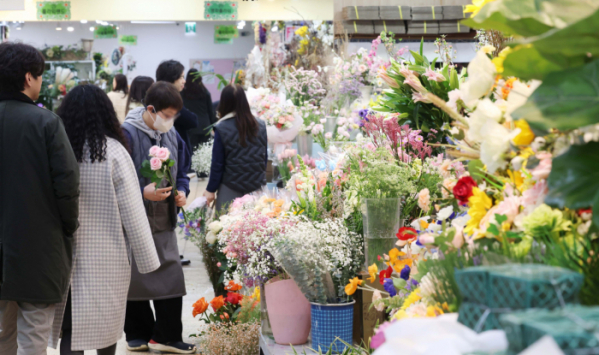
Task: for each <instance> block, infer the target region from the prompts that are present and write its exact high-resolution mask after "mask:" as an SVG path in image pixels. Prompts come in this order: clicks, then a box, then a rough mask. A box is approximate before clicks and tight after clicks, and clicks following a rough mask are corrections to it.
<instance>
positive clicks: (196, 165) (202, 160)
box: [191, 140, 214, 175]
mask: <svg viewBox="0 0 599 355" xmlns="http://www.w3.org/2000/svg"><path fill="white" fill-rule="evenodd" d="M213 144H214V141H213V140H210V141H209V142H206V143H202V144H200V145H199V146H198V147H197V148H196V150H195V152H194V153H193V156H192V157H191V168H192V169H193V170H195V171H196V173H198V174H201V173H204V174H206V175H208V174H210V167H211V165H212V145H213Z"/></svg>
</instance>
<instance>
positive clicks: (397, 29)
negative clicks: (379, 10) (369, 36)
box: [374, 20, 406, 34]
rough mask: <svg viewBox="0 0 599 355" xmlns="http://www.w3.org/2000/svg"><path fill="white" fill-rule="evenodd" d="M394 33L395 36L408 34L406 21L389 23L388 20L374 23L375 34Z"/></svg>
mask: <svg viewBox="0 0 599 355" xmlns="http://www.w3.org/2000/svg"><path fill="white" fill-rule="evenodd" d="M383 31H385V32H393V33H395V34H404V33H406V23H405V21H393V20H391V21H387V20H379V21H374V33H381V32H383Z"/></svg>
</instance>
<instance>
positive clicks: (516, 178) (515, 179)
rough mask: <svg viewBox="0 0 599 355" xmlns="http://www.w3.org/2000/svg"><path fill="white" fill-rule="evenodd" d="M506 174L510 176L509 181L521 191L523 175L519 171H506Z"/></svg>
mask: <svg viewBox="0 0 599 355" xmlns="http://www.w3.org/2000/svg"><path fill="white" fill-rule="evenodd" d="M507 175H508V176H509V177H510V182H511V183H512V184H514V186H516V188H517V189H518V191H522V185H523V184H524V177H523V176H522V173H521V172H519V171H511V170H508V171H507Z"/></svg>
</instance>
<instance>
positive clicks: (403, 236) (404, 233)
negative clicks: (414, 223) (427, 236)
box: [395, 227, 417, 240]
mask: <svg viewBox="0 0 599 355" xmlns="http://www.w3.org/2000/svg"><path fill="white" fill-rule="evenodd" d="M395 236H396V237H397V239H399V240H410V239H414V238H416V236H417V234H416V230H415V229H414V228H410V227H401V228H399V232H397V234H396V235H395Z"/></svg>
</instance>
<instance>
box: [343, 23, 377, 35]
mask: <svg viewBox="0 0 599 355" xmlns="http://www.w3.org/2000/svg"><path fill="white" fill-rule="evenodd" d="M343 29H344V30H346V31H347V33H348V34H350V35H351V34H364V35H371V34H374V25H373V24H372V21H362V20H355V21H343Z"/></svg>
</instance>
